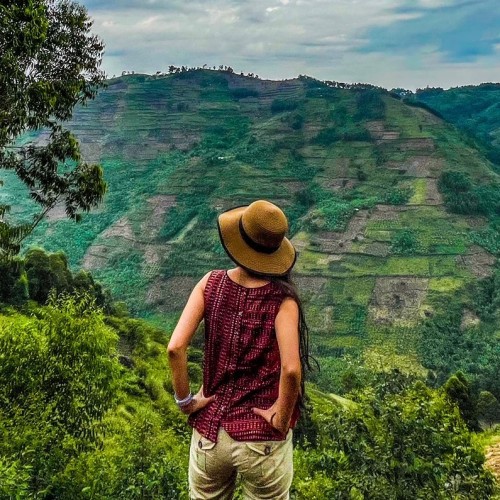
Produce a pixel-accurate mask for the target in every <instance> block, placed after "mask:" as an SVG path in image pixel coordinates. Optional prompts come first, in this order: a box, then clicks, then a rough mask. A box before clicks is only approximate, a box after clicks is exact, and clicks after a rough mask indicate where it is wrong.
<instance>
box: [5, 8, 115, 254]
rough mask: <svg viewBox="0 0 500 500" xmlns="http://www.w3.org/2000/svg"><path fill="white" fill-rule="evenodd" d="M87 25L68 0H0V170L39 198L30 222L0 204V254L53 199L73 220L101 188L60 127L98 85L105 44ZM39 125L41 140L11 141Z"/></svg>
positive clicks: (95, 169) (15, 244)
mask: <svg viewBox="0 0 500 500" xmlns="http://www.w3.org/2000/svg"><path fill="white" fill-rule="evenodd" d="M91 27H92V21H91V20H90V19H89V17H88V15H87V11H86V10H85V8H84V7H82V6H80V5H78V4H76V3H74V2H72V1H70V0H15V1H14V0H4V1H3V2H2V3H1V4H0V96H1V99H0V169H6V170H10V171H12V172H14V173H15V174H16V175H17V176H18V177H19V179H20V180H21V181H22V182H23V183H24V184H25V185H26V187H27V188H28V191H29V196H30V197H31V198H32V199H33V200H34V201H35V202H36V204H37V205H38V208H37V210H36V213H35V214H33V219H32V221H31V222H25V223H23V224H20V223H16V222H15V221H12V220H9V219H8V214H9V211H10V207H9V206H6V205H1V204H0V256H1V255H2V254H3V255H5V254H15V253H17V252H19V250H20V244H21V242H22V240H23V239H24V238H25V237H26V236H27V235H28V234H30V232H31V231H32V230H33V229H34V227H36V225H37V224H38V223H39V222H40V221H41V220H42V219H43V217H44V216H45V214H46V213H47V212H48V211H49V210H50V209H51V208H53V207H54V206H55V205H56V204H58V203H59V204H63V205H64V207H65V210H66V214H67V216H68V217H69V218H70V219H73V220H76V221H78V220H80V218H81V212H82V211H83V212H87V211H89V210H90V209H91V208H92V207H93V206H95V205H96V204H97V203H98V202H99V201H101V199H102V197H103V195H104V193H105V190H106V184H105V182H104V180H103V175H102V169H101V167H100V166H99V165H94V164H88V163H85V162H84V161H83V160H82V158H81V154H80V148H79V144H78V141H77V139H76V138H75V136H74V135H73V134H72V133H71V132H70V131H69V130H67V129H66V128H64V127H63V123H64V122H65V121H67V120H68V119H69V118H71V116H72V112H73V109H74V107H75V106H76V105H78V104H80V105H83V104H85V103H86V102H87V101H88V100H89V99H93V98H94V97H95V96H96V93H97V91H98V89H99V87H100V86H102V84H103V80H104V76H105V75H104V72H103V71H101V70H100V69H99V68H100V64H101V61H102V52H103V48H104V45H103V43H102V41H101V40H100V39H99V38H98V37H97V36H95V35H93V34H92V33H91V32H90V29H91ZM40 130H43V131H44V132H45V134H44V136H46V137H48V139H46V140H44V141H42V140H38V141H37V142H35V143H28V144H26V145H25V144H22V143H21V142H20V141H19V140H18V139H19V137H20V136H21V135H22V134H24V133H26V132H28V131H40ZM1 185H2V181H1V180H0V186H1Z"/></svg>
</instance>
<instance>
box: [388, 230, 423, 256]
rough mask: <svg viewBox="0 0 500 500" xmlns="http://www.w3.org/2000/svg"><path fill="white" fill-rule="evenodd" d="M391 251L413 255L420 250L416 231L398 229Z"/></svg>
mask: <svg viewBox="0 0 500 500" xmlns="http://www.w3.org/2000/svg"><path fill="white" fill-rule="evenodd" d="M391 251H392V252H393V253H395V254H400V255H413V254H414V253H416V252H417V251H418V239H417V235H416V233H415V231H412V230H411V229H403V230H401V231H397V232H396V233H395V234H394V236H393V238H392V242H391Z"/></svg>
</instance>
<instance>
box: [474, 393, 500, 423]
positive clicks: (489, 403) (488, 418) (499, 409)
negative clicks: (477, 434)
mask: <svg viewBox="0 0 500 500" xmlns="http://www.w3.org/2000/svg"><path fill="white" fill-rule="evenodd" d="M477 416H478V418H479V420H481V421H484V422H485V423H486V425H488V426H489V427H491V426H492V425H493V423H495V422H500V403H499V402H498V399H497V398H496V397H495V396H493V394H491V392H489V391H481V392H480V393H479V396H478V399H477Z"/></svg>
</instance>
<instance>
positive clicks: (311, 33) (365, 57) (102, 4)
mask: <svg viewBox="0 0 500 500" xmlns="http://www.w3.org/2000/svg"><path fill="white" fill-rule="evenodd" d="M79 3H82V4H83V5H85V6H86V7H87V10H88V12H89V15H90V17H91V18H92V19H93V20H94V26H93V32H94V33H96V34H98V35H99V36H100V37H101V38H102V39H103V40H104V42H105V44H106V50H105V54H104V59H103V69H104V70H105V71H106V73H107V74H108V76H109V77H111V76H113V75H119V74H121V73H122V71H124V70H125V71H135V72H136V73H155V72H157V71H162V72H163V71H167V69H168V66H169V65H171V64H173V65H176V66H181V65H185V66H203V65H204V64H207V65H208V66H214V65H215V66H219V65H220V64H223V65H227V66H231V67H232V68H233V69H234V70H235V71H236V72H238V73H239V72H240V71H243V72H245V73H254V74H257V75H259V77H261V78H266V79H273V80H274V79H286V78H294V77H296V76H298V75H308V76H312V77H314V78H318V79H320V80H335V81H341V82H364V83H371V84H374V85H380V86H382V87H385V88H388V89H391V88H395V87H403V88H407V89H412V90H414V89H416V88H423V87H426V86H431V87H438V86H439V87H444V88H449V87H454V86H460V85H469V84H479V83H482V82H499V81H500V8H499V6H498V0H116V1H112V0H79Z"/></svg>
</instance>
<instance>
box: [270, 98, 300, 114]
mask: <svg viewBox="0 0 500 500" xmlns="http://www.w3.org/2000/svg"><path fill="white" fill-rule="evenodd" d="M299 104H300V103H299V101H292V100H290V99H274V101H273V102H272V103H271V112H272V113H282V112H284V111H294V110H295V109H297V108H298V107H299Z"/></svg>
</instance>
